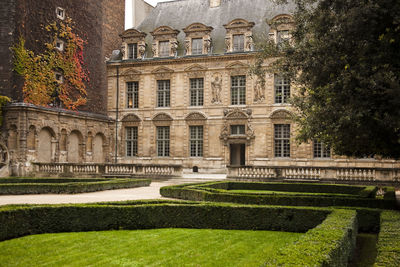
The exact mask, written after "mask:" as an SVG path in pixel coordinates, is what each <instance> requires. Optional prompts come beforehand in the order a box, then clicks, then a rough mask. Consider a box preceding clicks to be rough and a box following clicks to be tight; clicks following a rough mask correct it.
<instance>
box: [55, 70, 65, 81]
mask: <svg viewBox="0 0 400 267" xmlns="http://www.w3.org/2000/svg"><path fill="white" fill-rule="evenodd" d="M54 78H55V79H56V81H57V82H58V83H64V76H63V75H62V74H61V72H57V71H56V72H54Z"/></svg>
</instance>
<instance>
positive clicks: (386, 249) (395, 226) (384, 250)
mask: <svg viewBox="0 0 400 267" xmlns="http://www.w3.org/2000/svg"><path fill="white" fill-rule="evenodd" d="M377 249H378V255H377V258H376V261H375V265H374V266H379V267H380V266H382V267H398V266H400V212H398V211H384V212H382V215H381V229H380V232H379V236H378V245H377Z"/></svg>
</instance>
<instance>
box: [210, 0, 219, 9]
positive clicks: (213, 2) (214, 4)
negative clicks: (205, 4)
mask: <svg viewBox="0 0 400 267" xmlns="http://www.w3.org/2000/svg"><path fill="white" fill-rule="evenodd" d="M220 5H221V0H210V7H219V6H220Z"/></svg>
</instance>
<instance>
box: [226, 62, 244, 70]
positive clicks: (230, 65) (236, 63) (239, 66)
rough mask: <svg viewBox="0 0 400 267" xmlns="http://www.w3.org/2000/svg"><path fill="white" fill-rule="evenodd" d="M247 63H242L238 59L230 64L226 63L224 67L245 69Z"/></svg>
mask: <svg viewBox="0 0 400 267" xmlns="http://www.w3.org/2000/svg"><path fill="white" fill-rule="evenodd" d="M248 67H249V65H247V64H244V63H242V62H240V61H236V62H233V63H231V64H228V65H226V67H225V68H226V69H247V68H248Z"/></svg>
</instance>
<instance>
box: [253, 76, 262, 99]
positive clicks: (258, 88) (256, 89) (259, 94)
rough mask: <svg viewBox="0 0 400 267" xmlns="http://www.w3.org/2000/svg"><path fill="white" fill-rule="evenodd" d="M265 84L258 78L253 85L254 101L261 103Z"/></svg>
mask: <svg viewBox="0 0 400 267" xmlns="http://www.w3.org/2000/svg"><path fill="white" fill-rule="evenodd" d="M264 89H265V86H264V85H263V82H262V81H261V80H260V79H258V80H257V82H256V85H255V86H254V102H256V103H261V102H262V101H264V99H265V94H264V91H265V90H264Z"/></svg>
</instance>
